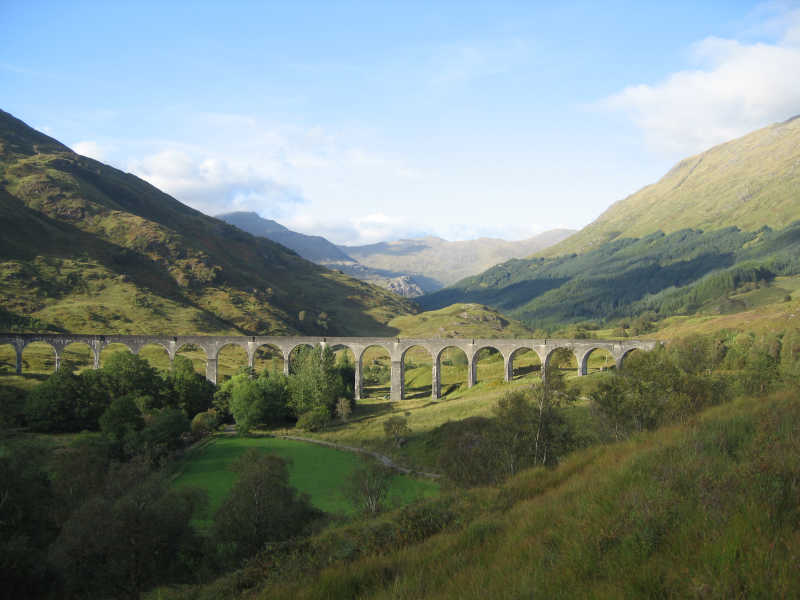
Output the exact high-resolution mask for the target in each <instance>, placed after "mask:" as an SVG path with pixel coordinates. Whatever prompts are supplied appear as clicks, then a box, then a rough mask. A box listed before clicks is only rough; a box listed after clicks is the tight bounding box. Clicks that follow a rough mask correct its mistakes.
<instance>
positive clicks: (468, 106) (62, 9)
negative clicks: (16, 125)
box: [0, 0, 800, 244]
mask: <svg viewBox="0 0 800 600" xmlns="http://www.w3.org/2000/svg"><path fill="white" fill-rule="evenodd" d="M798 73H800V4H798V3H797V2H777V3H766V4H765V3H753V2H736V1H727V2H703V3H696V2H670V3H664V2H652V3H642V2H609V3H594V2H575V3H564V4H562V3H555V4H545V3H538V2H512V3H502V2H486V3H476V2H464V1H462V2H408V1H407V2H397V3H390V2H364V3H330V2H324V3H313V2H281V3H277V2H276V3H267V2H215V3H212V2H189V1H188V0H187V1H186V2H152V3H151V2H124V1H121V2H69V3H65V2H45V1H37V0H30V1H28V2H11V1H9V0H0V91H1V92H2V95H1V96H0V98H2V105H0V108H3V109H4V110H6V111H9V112H11V113H12V114H14V115H15V116H17V117H19V118H21V119H22V120H24V121H26V122H27V123H28V124H30V125H32V126H33V127H36V128H38V129H42V130H44V131H46V132H47V133H49V134H50V135H52V136H54V137H56V138H57V139H59V140H61V141H63V142H64V143H66V144H68V145H70V146H71V147H72V148H73V149H75V150H76V151H78V152H80V153H82V154H86V155H89V156H92V157H95V158H98V159H99V160H102V161H104V162H107V163H109V164H112V165H114V166H116V167H118V168H121V169H123V170H126V171H130V172H133V173H135V174H137V175H139V176H140V177H143V178H145V179H147V180H148V181H150V182H151V183H153V184H154V185H157V186H158V187H160V188H162V189H164V190H165V191H167V192H169V193H171V194H172V195H174V196H175V197H176V198H178V199H179V200H181V201H182V202H185V203H187V204H189V205H191V206H194V207H195V208H198V209H199V210H202V211H203V212H206V213H208V214H217V213H220V212H224V211H230V210H254V211H256V212H258V213H259V214H261V215H262V216H265V217H268V218H274V219H276V220H278V221H280V222H281V223H283V224H285V225H287V226H289V227H291V228H293V229H296V230H299V231H303V232H306V233H318V234H322V235H326V236H328V237H329V238H330V239H332V240H333V241H335V242H338V243H350V244H353V243H370V242H375V241H379V240H384V239H397V238H400V237H407V236H418V235H425V234H432V235H439V236H442V237H445V238H447V239H469V238H473V237H479V236H483V235H488V236H494V237H504V238H507V239H520V238H524V237H528V236H530V235H533V234H535V233H537V232H541V231H544V230H547V229H551V228H554V227H572V228H579V227H582V226H584V225H586V224H587V223H589V222H590V221H592V220H593V219H594V218H596V217H597V216H598V215H599V214H600V213H601V212H602V211H603V210H605V209H606V208H607V207H608V206H609V205H610V204H612V203H613V202H615V201H616V200H619V199H621V198H623V197H624V196H626V195H627V194H630V193H632V192H634V191H636V190H637V189H639V188H640V187H642V186H644V185H646V184H648V183H651V182H653V181H655V180H657V179H658V178H659V177H660V176H661V175H663V174H664V173H665V172H666V171H667V170H668V169H669V168H670V167H671V166H672V164H673V163H675V162H676V161H677V160H679V159H681V158H683V157H685V156H688V155H690V154H694V153H697V152H700V151H702V150H704V149H706V148H708V147H710V146H711V145H714V144H716V143H720V142H723V141H726V140H728V139H732V138H734V137H736V136H738V135H741V134H744V133H746V132H748V131H750V130H753V129H756V128H759V127H762V126H765V125H768V124H770V123H773V122H776V121H781V120H785V119H787V118H789V117H791V116H794V115H796V114H798V113H800V77H798V76H797V74H798Z"/></svg>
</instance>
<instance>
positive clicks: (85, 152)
mask: <svg viewBox="0 0 800 600" xmlns="http://www.w3.org/2000/svg"><path fill="white" fill-rule="evenodd" d="M72 149H73V150H74V151H75V152H76V153H78V154H80V155H82V156H88V157H89V158H93V159H95V160H100V161H103V160H106V159H107V158H108V150H109V149H108V148H107V147H106V146H104V145H102V144H100V143H98V142H94V141H92V140H84V141H82V142H76V143H75V144H72Z"/></svg>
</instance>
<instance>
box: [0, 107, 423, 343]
mask: <svg viewBox="0 0 800 600" xmlns="http://www.w3.org/2000/svg"><path fill="white" fill-rule="evenodd" d="M0 184H1V185H0V329H15V330H41V329H49V330H66V331H80V332H86V333H92V332H94V333H111V332H116V333H155V332H161V333H197V332H205V333H221V332H239V333H253V334H255V333H260V334H266V333H291V332H302V333H315V334H326V333H327V334H330V335H336V334H338V335H358V334H363V335H369V334H376V335H378V334H381V335H392V334H393V333H394V329H392V328H391V327H388V326H387V325H386V323H387V322H388V321H389V320H390V319H392V318H393V317H395V316H397V315H399V314H407V313H411V312H415V311H416V309H415V307H414V305H413V304H411V303H409V302H407V301H404V300H402V299H401V298H399V297H397V296H395V295H393V294H390V293H388V292H386V291H384V290H381V289H379V288H376V287H374V286H371V285H368V284H366V283H363V282H360V281H356V280H354V279H351V278H349V277H347V276H344V275H342V274H340V273H334V272H331V271H329V270H327V269H324V268H322V267H319V266H316V265H314V264H312V263H310V262H308V261H306V260H304V259H302V258H300V257H299V256H298V255H297V254H295V253H294V252H292V251H290V250H288V249H286V248H284V247H283V246H281V245H279V244H276V243H274V242H271V241H269V240H266V239H262V238H256V237H254V236H252V235H249V234H247V233H244V232H243V231H241V230H238V229H236V228H235V227H232V226H230V225H227V224H226V223H223V222H221V221H219V220H217V219H213V218H211V217H208V216H206V215H204V214H202V213H200V212H198V211H196V210H194V209H191V208H189V207H188V206H186V205H184V204H181V203H180V202H178V201H177V200H175V199H174V198H172V197H171V196H169V195H167V194H165V193H163V192H161V191H160V190H158V189H156V188H155V187H153V186H152V185H150V184H148V183H147V182H145V181H142V180H141V179H139V178H137V177H135V176H133V175H131V174H129V173H123V172H121V171H119V170H117V169H114V168H112V167H109V166H108V165H104V164H102V163H100V162H97V161H95V160H92V159H89V158H86V157H83V156H79V155H77V154H75V153H74V152H72V151H71V150H69V149H68V148H67V147H66V146H64V145H62V144H60V143H59V142H57V141H56V140H53V139H51V138H49V137H47V136H45V135H44V134H42V133H40V132H37V131H35V130H33V129H31V128H30V127H28V126H27V125H25V124H24V123H23V122H22V121H20V120H18V119H15V118H14V117H13V116H11V115H9V114H8V113H4V112H2V111H0Z"/></svg>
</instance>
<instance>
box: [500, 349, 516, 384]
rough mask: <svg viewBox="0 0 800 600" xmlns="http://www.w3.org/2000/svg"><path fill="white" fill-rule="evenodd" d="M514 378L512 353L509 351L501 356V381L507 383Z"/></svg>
mask: <svg viewBox="0 0 800 600" xmlns="http://www.w3.org/2000/svg"><path fill="white" fill-rule="evenodd" d="M513 378H514V355H513V354H512V353H509V355H508V356H504V357H503V381H505V382H506V383H508V382H509V381H511V380H512V379H513Z"/></svg>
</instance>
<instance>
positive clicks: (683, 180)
mask: <svg viewBox="0 0 800 600" xmlns="http://www.w3.org/2000/svg"><path fill="white" fill-rule="evenodd" d="M798 218H800V115H798V116H797V117H794V118H792V119H789V120H788V121H784V122H783V123H776V124H774V125H770V126H769V127H765V128H763V129H759V130H757V131H754V132H752V133H749V134H747V135H745V136H744V137H741V138H738V139H735V140H732V141H730V142H726V143H724V144H720V145H718V146H714V147H713V148H711V149H710V150H707V151H706V152H703V153H701V154H698V155H697V156H692V157H690V158H687V159H684V160H682V161H680V162H679V163H678V164H677V165H675V166H674V167H673V168H672V169H670V171H669V172H668V173H667V174H666V175H664V177H662V178H661V180H659V181H658V182H657V183H654V184H652V185H648V186H647V187H644V188H642V189H641V190H639V191H638V192H636V193H635V194H632V195H630V196H628V197H627V198H624V199H623V200H620V201H619V202H616V203H615V204H613V205H612V206H611V207H610V208H609V209H608V210H606V211H605V212H604V213H603V214H602V215H600V217H598V218H597V220H595V221H594V222H593V223H591V224H590V225H588V226H587V227H585V228H583V229H582V230H580V231H579V232H578V233H576V234H575V235H573V236H572V237H570V238H568V239H566V240H564V241H563V242H561V243H560V244H556V245H554V246H551V247H550V248H547V249H546V250H545V251H544V252H542V253H541V255H542V256H559V255H563V254H571V253H581V252H586V251H588V250H590V249H592V248H596V247H598V246H599V245H601V244H603V243H605V242H610V241H612V240H616V239H619V238H621V237H642V236H645V235H648V234H650V233H654V232H656V231H663V232H664V233H671V232H673V231H678V230H680V229H686V228H692V229H703V230H709V229H720V228H722V227H730V226H733V227H738V228H740V229H743V230H745V231H754V230H756V229H759V228H760V227H763V226H765V225H766V226H768V227H772V228H780V227H785V226H786V225H787V224H789V223H791V222H792V221H794V220H796V219H798Z"/></svg>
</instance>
